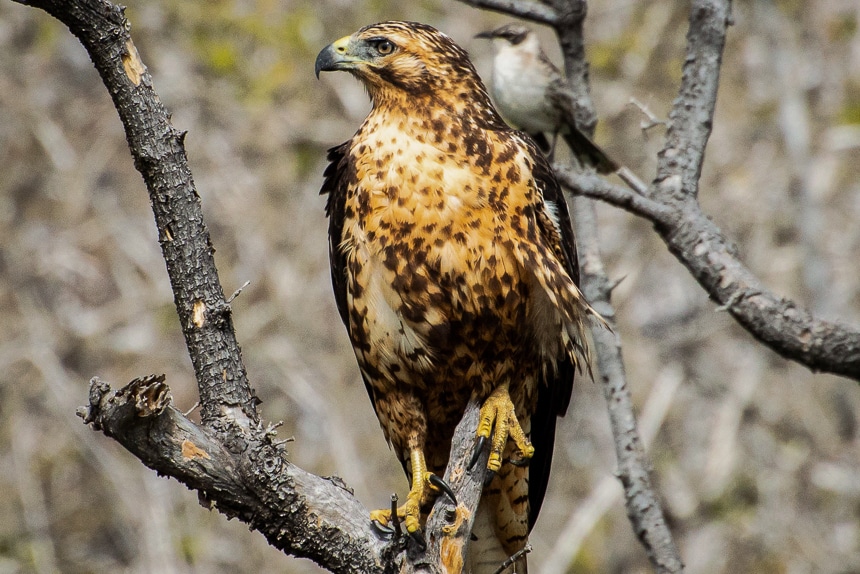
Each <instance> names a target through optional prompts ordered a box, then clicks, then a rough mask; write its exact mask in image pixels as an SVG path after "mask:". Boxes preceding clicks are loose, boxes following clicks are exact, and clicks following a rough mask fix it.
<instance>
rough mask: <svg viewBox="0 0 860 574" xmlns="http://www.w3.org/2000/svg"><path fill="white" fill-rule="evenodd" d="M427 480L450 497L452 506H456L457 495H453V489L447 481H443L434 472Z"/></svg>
mask: <svg viewBox="0 0 860 574" xmlns="http://www.w3.org/2000/svg"><path fill="white" fill-rule="evenodd" d="M427 480H429V481H430V484H432V485H433V486H435V487H436V488H438V489H439V490H441V491H442V492H444V493H445V494H447V495H448V498H450V499H451V502H452V503H454V506H457V497H456V496H454V491H453V490H452V489H451V487H450V486H449V485H448V483H447V482H445V481H444V480H442V479H441V478H439V477H438V476H436V475H435V474H431V475H430V477H429V478H428V479H427Z"/></svg>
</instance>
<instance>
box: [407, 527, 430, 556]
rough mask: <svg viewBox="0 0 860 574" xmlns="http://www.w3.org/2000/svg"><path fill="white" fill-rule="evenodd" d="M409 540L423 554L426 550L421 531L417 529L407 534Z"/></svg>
mask: <svg viewBox="0 0 860 574" xmlns="http://www.w3.org/2000/svg"><path fill="white" fill-rule="evenodd" d="M409 538H411V539H412V541H413V542H415V544H417V545H418V548H419V549H420V550H421V551H422V552H424V551H425V550H427V542H426V541H425V540H424V535H423V534H421V529H420V528H419V529H418V530H416V531H415V532H410V533H409Z"/></svg>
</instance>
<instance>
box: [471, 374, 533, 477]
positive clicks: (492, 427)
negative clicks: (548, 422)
mask: <svg viewBox="0 0 860 574" xmlns="http://www.w3.org/2000/svg"><path fill="white" fill-rule="evenodd" d="M491 433H492V439H491V441H490V458H489V460H488V461H487V468H488V469H490V470H492V471H493V472H498V470H499V469H500V468H501V467H502V451H504V449H505V444H507V442H508V437H510V438H511V440H513V441H514V444H515V445H516V447H517V449H518V450H519V451H520V456H522V458H523V460H528V459H530V458H531V457H532V456H533V455H534V453H535V447H533V446H532V444H531V442H529V439H528V438H527V437H526V433H525V432H524V431H523V427H521V426H520V423H519V421H518V420H517V415H516V412H515V411H514V403H513V401H511V395H510V394H509V392H508V383H504V384H502V385H499V386H498V387H497V388H496V390H494V391H493V393H492V394H491V395H490V396H489V397H487V400H486V401H484V404H483V405H482V406H481V412H480V421H479V422H478V433H477V434H478V437H479V438H482V439H488V438H490V435H491ZM482 442H483V441H482Z"/></svg>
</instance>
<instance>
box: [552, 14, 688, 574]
mask: <svg viewBox="0 0 860 574" xmlns="http://www.w3.org/2000/svg"><path fill="white" fill-rule="evenodd" d="M554 1H555V3H556V9H557V10H559V13H560V15H561V17H560V23H559V25H558V26H557V27H556V34H557V35H558V37H559V41H560V43H561V47H562V53H563V55H564V58H565V70H566V72H567V82H568V86H569V87H570V90H571V93H572V94H573V96H574V97H573V101H572V102H570V104H571V105H572V107H573V109H571V108H570V107H566V108H562V109H564V110H565V112H564V113H566V114H572V115H573V117H574V119H575V120H576V123H575V124H574V125H577V126H579V127H580V129H583V128H584V129H585V131H586V133H589V134H590V133H593V131H594V125H595V124H596V121H597V115H596V113H595V112H594V106H593V104H592V101H591V95H590V92H589V81H588V64H587V62H586V61H585V47H584V35H583V26H582V24H583V21H584V20H585V14H586V9H585V2H571V3H568V4H565V3H564V2H562V1H561V0H554ZM565 7H567V10H564V9H565ZM563 10H564V11H563ZM637 197H638V196H637ZM638 199H640V200H642V203H644V202H647V200H646V199H645V198H643V197H638ZM573 219H574V228H575V229H576V235H577V241H578V251H579V255H580V258H581V260H580V269H581V272H582V278H581V279H582V288H583V291H584V293H585V296H586V298H587V299H588V300H589V301H590V302H591V304H592V305H595V308H596V309H597V310H598V311H599V312H600V313H601V314H603V316H604V317H605V318H606V319H607V321H609V322H610V325H611V324H612V323H613V322H614V316H615V310H614V308H613V307H612V303H611V301H610V295H611V291H612V289H611V287H610V286H609V279H608V277H607V276H606V273H605V271H604V270H603V262H602V259H601V256H600V246H599V239H598V236H597V222H596V219H595V215H594V204H593V202H592V201H591V200H586V199H584V198H579V199H578V201H576V202H574V204H573ZM592 336H593V338H594V343H595V347H596V356H597V366H598V371H599V372H600V380H601V382H602V385H601V386H602V388H603V393H604V396H605V398H606V405H607V410H608V412H609V420H610V423H611V427H612V436H613V439H614V442H615V453H616V457H617V459H618V477H619V479H620V480H621V485H622V487H623V488H624V495H625V502H626V507H627V516H628V518H629V519H630V523H631V525H632V526H633V530H634V532H635V533H636V535H637V537H638V538H639V540H640V542H641V543H642V545H643V546H644V548H645V551H646V553H647V554H648V559H649V560H650V561H651V564H652V566H653V567H654V570H655V571H656V572H660V573H677V572H682V571H683V569H684V566H683V563H682V562H681V556H680V554H679V552H678V548H677V547H676V546H675V542H674V539H673V538H672V533H671V531H670V530H669V528H668V526H667V525H666V521H665V519H664V518H663V509H662V507H661V504H660V500H659V498H658V497H657V495H656V494H655V492H654V489H653V487H652V486H651V480H650V477H649V476H648V466H649V465H648V463H647V458H646V456H645V452H644V449H643V448H642V441H641V439H640V438H639V430H638V429H637V427H636V416H635V415H634V413H633V401H632V399H631V397H630V391H629V390H628V388H627V377H626V375H625V372H624V362H623V357H622V354H621V340H620V336H619V335H618V334H617V333H616V332H614V331H607V330H604V329H602V328H594V329H592Z"/></svg>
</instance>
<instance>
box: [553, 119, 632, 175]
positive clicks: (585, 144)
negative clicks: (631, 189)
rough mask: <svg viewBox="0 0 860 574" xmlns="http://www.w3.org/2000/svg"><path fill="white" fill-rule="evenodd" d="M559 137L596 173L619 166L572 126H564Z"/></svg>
mask: <svg viewBox="0 0 860 574" xmlns="http://www.w3.org/2000/svg"><path fill="white" fill-rule="evenodd" d="M561 137H563V138H564V141H565V142H567V145H568V147H569V148H570V151H572V152H573V155H575V156H576V159H578V160H579V161H580V162H582V163H584V164H585V165H588V166H591V167H593V168H594V169H595V170H597V173H613V172H615V171H618V168H620V167H621V166H620V165H618V164H617V163H616V162H615V160H613V159H612V158H611V157H609V156H608V155H607V154H606V152H605V151H603V149H602V148H601V147H600V146H599V145H597V144H596V143H594V141H593V140H592V139H591V138H590V137H588V136H587V135H585V134H584V133H582V132H581V131H579V129H577V128H575V127H572V126H564V128H563V131H562V133H561Z"/></svg>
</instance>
